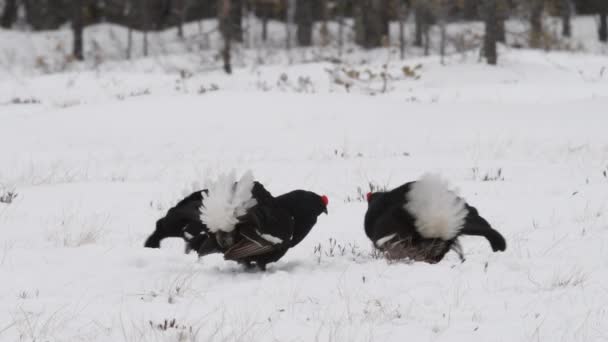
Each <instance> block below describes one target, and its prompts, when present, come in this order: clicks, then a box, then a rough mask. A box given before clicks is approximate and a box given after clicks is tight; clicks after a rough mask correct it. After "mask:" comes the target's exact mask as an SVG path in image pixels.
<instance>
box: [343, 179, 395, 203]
mask: <svg viewBox="0 0 608 342" xmlns="http://www.w3.org/2000/svg"><path fill="white" fill-rule="evenodd" d="M384 191H388V185H386V184H384V185H380V184H376V183H374V182H368V183H367V187H363V188H362V187H360V186H358V187H357V194H356V195H355V196H348V197H346V199H345V200H344V202H345V203H351V202H367V193H368V192H384Z"/></svg>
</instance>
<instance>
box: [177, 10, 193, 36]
mask: <svg viewBox="0 0 608 342" xmlns="http://www.w3.org/2000/svg"><path fill="white" fill-rule="evenodd" d="M176 2H177V4H176V7H177V20H178V21H177V36H178V37H179V38H182V39H183V38H184V22H185V21H186V14H187V13H188V7H190V0H176Z"/></svg>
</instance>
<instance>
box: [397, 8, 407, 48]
mask: <svg viewBox="0 0 608 342" xmlns="http://www.w3.org/2000/svg"><path fill="white" fill-rule="evenodd" d="M398 1H399V3H398V5H397V6H398V9H397V11H398V16H399V57H401V59H404V58H405V18H406V14H407V13H406V6H405V4H404V3H403V0H398Z"/></svg>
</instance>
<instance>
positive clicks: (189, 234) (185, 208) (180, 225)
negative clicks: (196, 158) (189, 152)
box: [144, 182, 272, 252]
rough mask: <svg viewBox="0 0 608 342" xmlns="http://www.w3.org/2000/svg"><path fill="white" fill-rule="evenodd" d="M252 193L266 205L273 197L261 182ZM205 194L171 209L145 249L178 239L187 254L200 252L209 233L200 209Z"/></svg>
mask: <svg viewBox="0 0 608 342" xmlns="http://www.w3.org/2000/svg"><path fill="white" fill-rule="evenodd" d="M251 192H252V195H253V198H255V199H256V200H257V201H258V202H259V203H266V202H268V201H269V200H271V199H272V195H271V194H270V193H269V192H268V191H267V190H266V189H265V188H264V186H263V185H262V184H261V183H259V182H254V185H253V189H252V190H251ZM203 193H205V194H206V193H208V190H207V189H204V190H201V191H196V192H193V193H191V194H190V195H188V196H186V197H185V198H184V199H182V200H181V201H179V202H178V203H177V204H176V205H175V206H174V207H173V208H171V209H169V210H168V211H167V214H166V215H165V216H164V217H162V218H161V219H159V220H158V221H156V229H155V230H154V232H153V233H152V234H151V235H150V236H149V237H148V239H147V240H146V242H145V243H144V247H148V248H160V242H161V241H162V240H163V239H166V238H169V237H178V238H183V239H184V241H185V242H186V252H189V251H191V250H195V251H198V250H199V248H200V246H201V245H202V244H203V243H204V242H205V241H206V239H207V237H208V232H209V229H208V228H207V226H206V225H205V224H204V223H203V222H202V221H201V217H200V210H199V209H200V207H201V205H202V203H203Z"/></svg>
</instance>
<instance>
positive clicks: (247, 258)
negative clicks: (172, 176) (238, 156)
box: [198, 174, 328, 270]
mask: <svg viewBox="0 0 608 342" xmlns="http://www.w3.org/2000/svg"><path fill="white" fill-rule="evenodd" d="M230 184H232V183H230V178H222V177H220V179H218V181H217V182H215V183H213V184H212V185H211V186H210V187H209V194H208V195H203V200H202V204H201V207H200V213H201V221H202V222H203V223H204V224H205V225H206V226H207V227H208V229H209V231H208V233H207V234H208V236H209V237H208V238H207V239H206V240H205V242H204V243H203V244H202V245H201V246H200V247H199V249H198V252H199V255H200V256H204V255H206V254H210V253H215V252H221V253H223V254H224V258H225V259H226V260H234V261H237V262H239V263H241V264H244V265H245V266H246V267H252V266H253V264H255V265H256V266H257V267H258V268H259V269H261V270H265V269H266V264H268V263H271V262H275V261H277V260H279V259H280V258H281V257H282V256H283V255H285V253H286V252H287V251H288V250H289V249H290V248H291V247H294V246H295V245H297V244H298V243H299V242H300V241H302V240H303V239H304V237H306V235H307V234H308V233H309V232H310V230H311V229H312V227H313V226H314V225H315V224H316V222H317V217H318V216H319V215H320V214H321V213H323V212H325V213H327V204H328V199H327V197H326V196H319V195H317V194H315V193H313V192H310V191H304V190H295V191H292V192H289V193H287V194H284V195H282V196H279V197H277V198H274V197H272V196H271V195H270V193H268V192H266V194H267V196H263V197H256V198H254V197H253V194H252V193H250V192H248V189H253V186H252V184H253V178H252V177H251V176H250V174H246V175H245V176H244V177H243V178H241V180H239V181H238V182H234V184H235V185H234V186H230Z"/></svg>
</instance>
